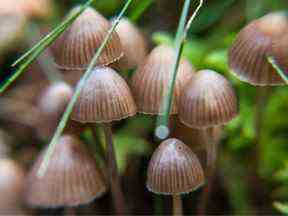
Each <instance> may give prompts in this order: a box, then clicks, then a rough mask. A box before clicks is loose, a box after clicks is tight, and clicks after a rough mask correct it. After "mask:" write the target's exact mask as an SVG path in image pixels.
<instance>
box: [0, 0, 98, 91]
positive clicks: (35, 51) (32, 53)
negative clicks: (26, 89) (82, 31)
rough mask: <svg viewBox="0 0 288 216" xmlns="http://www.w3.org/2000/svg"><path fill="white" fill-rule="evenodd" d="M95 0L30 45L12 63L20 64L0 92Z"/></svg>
mask: <svg viewBox="0 0 288 216" xmlns="http://www.w3.org/2000/svg"><path fill="white" fill-rule="evenodd" d="M93 1H95V0H89V1H87V2H86V3H85V4H84V5H82V6H80V8H79V10H77V11H76V12H74V13H72V14H71V15H69V17H68V18H67V19H66V20H65V21H64V22H62V24H60V25H59V26H58V27H56V28H55V30H53V31H52V32H51V33H49V34H48V35H47V36H45V37H44V38H43V39H42V40H41V41H40V42H38V43H37V44H36V45H35V46H34V47H32V48H31V49H30V50H29V51H28V52H27V53H25V54H24V55H23V56H22V57H20V58H19V59H18V60H17V61H16V62H15V63H14V64H13V65H14V66H15V65H17V64H19V63H20V62H22V64H21V65H20V66H19V68H18V69H17V70H16V72H15V73H14V74H13V75H12V76H11V77H10V78H9V79H8V80H7V81H6V82H5V83H4V84H3V85H2V86H1V87H0V94H2V93H3V92H4V91H5V90H6V89H7V88H8V87H9V86H10V85H11V84H12V83H13V82H14V81H15V80H16V79H17V78H18V77H19V76H20V75H21V74H22V73H23V72H24V71H25V70H26V69H27V68H28V66H29V65H30V64H31V63H32V62H33V61H34V60H35V59H36V58H37V57H38V56H39V55H40V54H41V53H42V52H43V51H44V49H45V48H47V47H48V46H49V45H50V44H52V43H53V42H54V41H55V40H56V39H57V38H58V37H59V36H60V35H61V34H62V33H63V32H64V31H65V30H66V29H67V28H68V27H69V26H70V25H71V24H72V23H73V21H74V20H75V19H76V18H77V17H78V16H79V15H80V14H81V13H82V12H83V11H84V10H85V9H86V8H87V7H89V5H90V4H91V3H92V2H93Z"/></svg>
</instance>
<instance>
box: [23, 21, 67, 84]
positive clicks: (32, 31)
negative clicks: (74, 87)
mask: <svg viewBox="0 0 288 216" xmlns="http://www.w3.org/2000/svg"><path fill="white" fill-rule="evenodd" d="M26 38H27V41H28V43H29V44H30V45H32V44H35V43H37V41H38V40H39V39H40V38H41V33H40V31H39V28H38V26H37V25H36V24H31V25H30V28H29V31H28V32H27V37H26ZM37 60H38V62H39V65H40V67H41V69H42V71H43V73H44V74H45V76H46V77H47V79H48V80H49V81H50V82H51V83H53V82H60V81H62V80H63V77H62V75H61V74H60V73H59V72H58V70H57V69H56V68H55V66H54V61H53V58H52V55H51V52H49V50H48V49H46V50H44V51H43V53H42V54H41V55H40V56H39V58H38V59H37Z"/></svg>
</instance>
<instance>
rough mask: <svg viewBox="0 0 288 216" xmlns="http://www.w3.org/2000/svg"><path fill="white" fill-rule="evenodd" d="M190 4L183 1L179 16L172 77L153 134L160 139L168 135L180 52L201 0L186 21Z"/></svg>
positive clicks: (201, 2) (188, 1) (187, 0)
mask: <svg viewBox="0 0 288 216" xmlns="http://www.w3.org/2000/svg"><path fill="white" fill-rule="evenodd" d="M190 4H191V1H190V0H186V1H185V3H184V6H183V10H182V14H181V18H180V21H179V25H178V29H177V33H176V39H175V52H176V58H175V61H174V64H173V68H172V78H171V79H170V82H169V87H168V92H167V95H166V96H165V98H164V101H163V115H162V116H161V115H160V116H159V118H158V126H157V128H156V131H155V135H156V136H157V137H158V138H160V139H165V138H167V137H168V135H169V128H168V121H169V115H170V110H171V106H172V100H173V91H174V87H175V82H176V77H177V71H178V67H179V62H180V58H181V53H182V51H183V46H184V43H185V40H186V36H187V33H188V31H189V28H190V27H191V24H192V21H193V20H194V18H195V17H196V15H197V13H198V11H199V10H200V8H201V7H202V5H203V0H200V3H199V5H198V7H197V8H196V10H195V11H194V13H193V14H192V16H191V17H190V18H189V20H188V22H187V18H188V14H189V8H190ZM186 22H187V24H186ZM161 113H162V112H161Z"/></svg>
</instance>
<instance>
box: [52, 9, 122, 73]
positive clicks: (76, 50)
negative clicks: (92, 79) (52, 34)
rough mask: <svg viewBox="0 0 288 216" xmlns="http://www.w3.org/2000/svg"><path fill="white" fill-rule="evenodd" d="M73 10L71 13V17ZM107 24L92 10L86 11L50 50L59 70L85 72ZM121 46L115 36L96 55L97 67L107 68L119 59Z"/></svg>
mask: <svg viewBox="0 0 288 216" xmlns="http://www.w3.org/2000/svg"><path fill="white" fill-rule="evenodd" d="M75 10H77V8H74V9H73V10H72V11H71V13H74V12H75ZM110 27H111V24H110V22H109V21H108V20H106V18H105V17H103V16H102V15H101V14H100V13H98V12H97V11H95V10H94V9H93V8H91V7H89V8H87V9H86V10H85V11H84V12H83V13H82V14H81V15H80V16H79V17H78V18H77V19H76V20H75V21H74V22H73V24H72V25H71V26H70V27H69V28H68V30H66V31H65V32H64V33H63V35H62V36H61V37H60V39H58V41H57V43H56V44H57V46H54V53H55V61H56V64H57V66H58V68H59V69H61V70H64V71H65V70H68V71H73V70H74V71H75V70H81V71H82V70H85V69H86V68H87V67H88V65H89V63H90V61H91V60H92V58H93V56H94V54H95V50H97V49H98V48H99V47H100V45H101V43H102V41H103V40H104V38H105V36H106V34H107V32H108V31H109V29H110ZM122 55H123V53H122V46H121V42H120V39H119V37H118V35H117V33H116V32H113V33H112V36H111V39H110V40H109V42H108V43H107V45H106V46H105V48H104V50H103V52H102V54H101V55H100V57H99V59H98V61H97V65H98V66H105V65H109V64H111V63H113V62H115V61H117V60H118V59H120V58H121V57H122Z"/></svg>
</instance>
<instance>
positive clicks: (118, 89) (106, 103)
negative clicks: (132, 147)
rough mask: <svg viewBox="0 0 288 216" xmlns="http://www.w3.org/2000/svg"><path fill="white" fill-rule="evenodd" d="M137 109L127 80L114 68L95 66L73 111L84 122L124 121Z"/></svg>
mask: <svg viewBox="0 0 288 216" xmlns="http://www.w3.org/2000/svg"><path fill="white" fill-rule="evenodd" d="M136 112H137V109H136V105H135V102H134V100H133V97H132V94H131V92H130V89H129V87H128V85H127V84H126V82H125V80H124V79H123V78H122V77H121V76H120V75H118V74H117V72H116V71H114V70H113V69H111V68H108V67H98V68H95V69H94V71H93V72H92V74H91V76H90V77H89V78H88V80H87V82H86V84H85V86H84V88H83V89H82V91H81V93H80V96H79V98H78V101H77V102H76V104H75V106H74V110H73V112H72V117H71V118H72V119H73V120H75V121H78V122H81V123H101V122H112V121H116V120H121V119H125V118H128V117H130V116H133V115H135V114H136Z"/></svg>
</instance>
